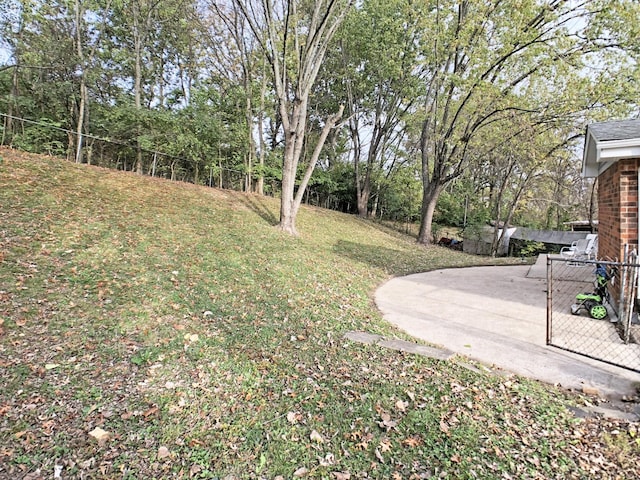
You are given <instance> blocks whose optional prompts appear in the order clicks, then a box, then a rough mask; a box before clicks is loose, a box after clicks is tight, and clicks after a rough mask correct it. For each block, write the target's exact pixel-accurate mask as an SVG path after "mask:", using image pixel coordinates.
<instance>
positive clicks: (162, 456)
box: [158, 445, 171, 460]
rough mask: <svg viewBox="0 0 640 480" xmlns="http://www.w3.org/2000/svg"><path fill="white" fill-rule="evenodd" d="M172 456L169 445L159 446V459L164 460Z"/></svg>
mask: <svg viewBox="0 0 640 480" xmlns="http://www.w3.org/2000/svg"><path fill="white" fill-rule="evenodd" d="M170 456H171V452H170V451H169V449H168V448H167V447H165V446H164V445H163V446H162V447H160V448H158V460H163V459H165V458H167V457H170Z"/></svg>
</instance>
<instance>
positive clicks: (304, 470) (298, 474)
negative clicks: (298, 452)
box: [293, 467, 309, 478]
mask: <svg viewBox="0 0 640 480" xmlns="http://www.w3.org/2000/svg"><path fill="white" fill-rule="evenodd" d="M307 473H309V470H308V469H307V468H305V467H300V468H299V469H297V470H296V471H295V472H293V476H294V477H298V478H302V477H306V476H307Z"/></svg>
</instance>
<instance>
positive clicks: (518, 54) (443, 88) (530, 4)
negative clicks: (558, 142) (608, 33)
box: [419, 0, 610, 243]
mask: <svg viewBox="0 0 640 480" xmlns="http://www.w3.org/2000/svg"><path fill="white" fill-rule="evenodd" d="M609 3H610V2H607V1H598V0H586V1H584V2H578V3H576V2H571V1H568V0H555V1H552V2H543V3H540V2H537V1H535V0H526V1H517V2H516V1H510V0H509V1H503V2H484V1H480V0H461V1H458V0H441V1H439V2H438V4H439V8H437V9H435V10H433V11H430V12H428V13H427V14H426V16H425V19H426V21H427V24H428V25H430V27H429V28H428V31H429V32H432V35H430V36H429V35H427V36H425V37H423V38H422V41H423V43H422V45H423V52H424V58H425V62H424V67H423V69H422V71H421V75H422V78H423V79H424V82H425V83H424V94H423V99H424V103H423V111H422V129H421V135H420V139H419V144H420V151H421V162H422V180H423V202H422V219H421V226H420V234H419V242H421V243H430V242H431V241H432V238H431V223H432V220H433V213H434V210H435V207H436V203H437V200H438V197H439V195H440V194H441V192H442V191H443V188H444V186H445V185H447V184H448V183H449V182H451V181H452V180H454V179H455V178H457V177H459V176H460V175H461V174H462V173H463V172H464V171H465V169H466V168H467V167H468V165H469V162H470V160H471V156H470V151H469V147H470V145H471V142H472V140H473V138H474V137H475V136H477V135H479V134H480V132H481V131H482V130H483V129H485V128H487V127H488V126H489V125H491V124H493V123H495V122H499V121H501V120H503V119H506V118H508V116H509V115H511V114H513V112H522V113H525V114H532V113H535V114H536V115H537V118H536V121H537V122H551V121H560V119H562V121H564V122H571V121H573V122H577V120H578V119H579V120H582V121H584V111H585V108H586V107H587V106H588V104H589V103H588V102H589V101H591V99H592V97H593V95H585V97H584V102H583V103H582V105H581V106H579V107H576V105H575V103H573V102H570V103H569V104H567V105H566V106H565V107H566V108H564V109H561V108H560V107H562V106H563V105H556V106H555V107H554V108H551V96H553V94H554V93H555V94H556V95H557V91H554V88H555V87H556V85H558V84H561V83H565V84H567V85H571V88H574V95H575V92H577V89H578V88H582V89H583V93H588V92H589V91H590V90H589V88H590V87H592V85H593V84H595V81H591V80H590V79H589V77H587V76H585V75H584V73H583V69H584V65H585V64H584V60H585V58H587V55H590V54H591V55H595V54H597V53H599V52H603V51H604V49H605V48H607V45H604V44H602V43H601V42H599V41H598V39H596V38H589V37H588V36H585V35H583V34H584V31H585V29H586V26H588V25H589V22H590V21H592V20H593V18H594V17H595V16H597V14H598V12H600V11H601V8H602V7H605V8H606V6H607V5H608V4H609ZM592 61H593V60H592ZM536 81H537V87H538V88H541V89H542V91H543V92H544V91H546V92H547V93H546V95H545V94H543V93H542V94H541V95H540V97H541V102H540V103H539V104H537V105H534V104H532V102H531V99H528V98H526V97H525V95H523V93H524V92H525V91H526V90H527V88H526V87H527V86H528V85H529V84H531V83H533V82H536ZM593 90H594V89H591V92H592V94H593ZM578 96H579V95H578ZM576 97H577V96H576ZM571 114H573V115H574V118H573V120H572V119H571V116H570V115H571Z"/></svg>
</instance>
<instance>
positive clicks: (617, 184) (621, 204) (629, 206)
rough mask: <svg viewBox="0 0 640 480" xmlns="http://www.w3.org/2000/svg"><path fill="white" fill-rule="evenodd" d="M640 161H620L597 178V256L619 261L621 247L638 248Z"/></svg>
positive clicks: (622, 248) (639, 159)
mask: <svg viewBox="0 0 640 480" xmlns="http://www.w3.org/2000/svg"><path fill="white" fill-rule="evenodd" d="M639 168H640V158H638V159H627V160H619V161H618V162H616V163H615V164H614V165H612V166H611V167H609V168H608V169H607V170H605V171H604V172H603V173H601V174H600V176H599V177H598V257H599V258H601V259H603V260H612V261H622V260H623V255H624V245H625V244H630V245H633V246H636V247H637V246H638V169H639Z"/></svg>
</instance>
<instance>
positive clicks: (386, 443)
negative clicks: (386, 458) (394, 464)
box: [379, 438, 391, 453]
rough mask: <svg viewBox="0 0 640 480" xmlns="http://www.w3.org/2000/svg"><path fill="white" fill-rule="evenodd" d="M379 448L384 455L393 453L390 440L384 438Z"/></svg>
mask: <svg viewBox="0 0 640 480" xmlns="http://www.w3.org/2000/svg"><path fill="white" fill-rule="evenodd" d="M379 447H380V451H381V452H382V453H385V452H389V451H391V440H389V439H388V438H383V439H382V440H381V441H380V445H379Z"/></svg>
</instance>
